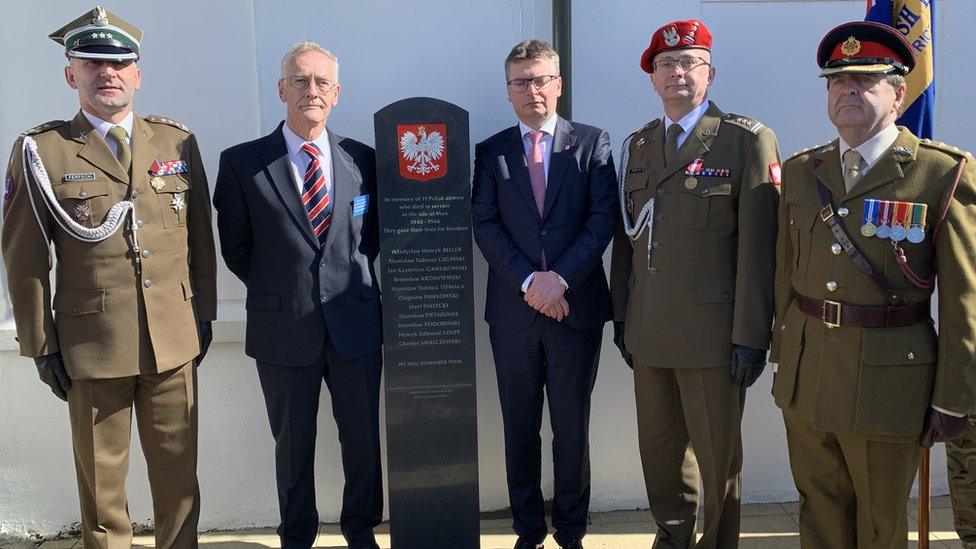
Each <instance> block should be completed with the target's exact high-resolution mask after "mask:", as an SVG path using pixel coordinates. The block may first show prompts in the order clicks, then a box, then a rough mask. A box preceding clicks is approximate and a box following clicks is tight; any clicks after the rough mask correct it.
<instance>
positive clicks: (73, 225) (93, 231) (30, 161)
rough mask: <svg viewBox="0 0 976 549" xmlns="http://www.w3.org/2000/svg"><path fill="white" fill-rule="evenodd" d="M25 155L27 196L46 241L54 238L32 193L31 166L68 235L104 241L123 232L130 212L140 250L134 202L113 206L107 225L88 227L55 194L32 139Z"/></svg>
mask: <svg viewBox="0 0 976 549" xmlns="http://www.w3.org/2000/svg"><path fill="white" fill-rule="evenodd" d="M23 155H24V181H25V185H26V187H27V196H28V198H30V203H31V208H32V209H33V210H34V219H36V220H37V225H38V227H40V228H41V233H43V234H44V241H45V242H50V238H51V237H50V235H48V234H47V230H46V229H45V227H44V223H42V222H41V216H40V214H39V213H38V211H37V204H36V203H35V202H34V193H33V192H32V191H31V190H30V183H29V182H30V178H29V177H28V174H27V168H28V166H30V171H31V173H32V174H33V175H34V181H36V182H37V186H38V188H40V190H41V192H42V193H43V198H44V203H45V205H46V206H47V208H48V210H49V211H50V212H51V213H52V214H53V217H54V219H55V221H57V222H58V225H60V226H61V228H62V229H64V230H65V232H67V233H68V234H70V235H71V236H73V237H74V238H76V239H78V240H81V241H83V242H101V241H103V240H105V239H106V238H108V237H110V236H112V235H113V234H115V232H116V231H118V230H119V228H120V227H121V226H122V224H123V223H124V222H125V214H126V213H129V214H130V217H131V218H132V219H131V221H132V225H131V226H132V241H133V246H135V249H137V250H138V249H139V244H138V239H137V238H136V230H137V229H138V227H137V226H136V224H135V209H134V207H133V204H132V202H131V201H129V200H123V201H121V202H118V203H116V204H115V205H114V206H112V208H111V209H110V210H109V211H108V214H107V215H106V216H105V222H103V223H102V224H101V225H99V226H97V227H85V226H84V225H81V224H79V223H78V222H77V221H75V220H74V219H72V218H71V215H69V214H68V212H66V211H64V208H62V207H61V203H60V202H58V200H57V196H55V194H54V189H52V188H51V180H50V178H49V177H48V174H47V170H46V169H44V163H43V162H41V155H40V154H38V152H37V143H36V142H34V140H33V139H32V138H31V137H30V136H25V137H24V144H23Z"/></svg>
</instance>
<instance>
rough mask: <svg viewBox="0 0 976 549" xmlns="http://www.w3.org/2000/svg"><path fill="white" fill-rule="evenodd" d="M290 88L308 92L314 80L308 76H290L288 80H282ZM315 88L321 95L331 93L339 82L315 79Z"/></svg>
mask: <svg viewBox="0 0 976 549" xmlns="http://www.w3.org/2000/svg"><path fill="white" fill-rule="evenodd" d="M282 80H284V81H285V82H287V83H288V85H289V86H291V87H292V88H295V89H296V90H307V89H308V86H309V85H310V84H312V82H313V80H312V79H311V78H309V77H307V76H289V77H288V78H282ZM314 83H315V88H316V89H317V90H318V91H319V92H320V93H329V92H330V91H332V88H334V87H335V86H336V84H338V82H333V81H331V80H327V79H325V78H316V79H314Z"/></svg>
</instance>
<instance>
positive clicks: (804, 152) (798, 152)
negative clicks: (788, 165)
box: [784, 142, 832, 162]
mask: <svg viewBox="0 0 976 549" xmlns="http://www.w3.org/2000/svg"><path fill="white" fill-rule="evenodd" d="M831 143H832V142H828V143H823V144H820V145H815V146H813V147H807V148H806V149H803V150H801V151H797V152H795V153H793V154H792V155H790V157H789V158H787V159H786V160H784V162H786V161H789V160H793V159H794V158H796V157H798V156H802V155H804V154H807V153H808V152H814V151H819V150H821V149H825V148H827V147H829V146H830V144H831Z"/></svg>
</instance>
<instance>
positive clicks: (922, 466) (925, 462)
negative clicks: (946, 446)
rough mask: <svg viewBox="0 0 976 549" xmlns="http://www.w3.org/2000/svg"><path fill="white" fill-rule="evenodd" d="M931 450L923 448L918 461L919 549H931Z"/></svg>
mask: <svg viewBox="0 0 976 549" xmlns="http://www.w3.org/2000/svg"><path fill="white" fill-rule="evenodd" d="M929 458H930V449H929V448H922V457H921V459H919V461H918V549H929V504H930V499H931V494H930V486H929V476H930V475H929V469H930V468H931V465H930V463H929Z"/></svg>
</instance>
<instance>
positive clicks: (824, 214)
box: [820, 204, 834, 221]
mask: <svg viewBox="0 0 976 549" xmlns="http://www.w3.org/2000/svg"><path fill="white" fill-rule="evenodd" d="M831 217H834V207H833V206H831V205H830V204H827V205H826V206H824V207H823V208H821V210H820V219H822V220H824V221H827V220H828V219H830V218H831Z"/></svg>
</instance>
